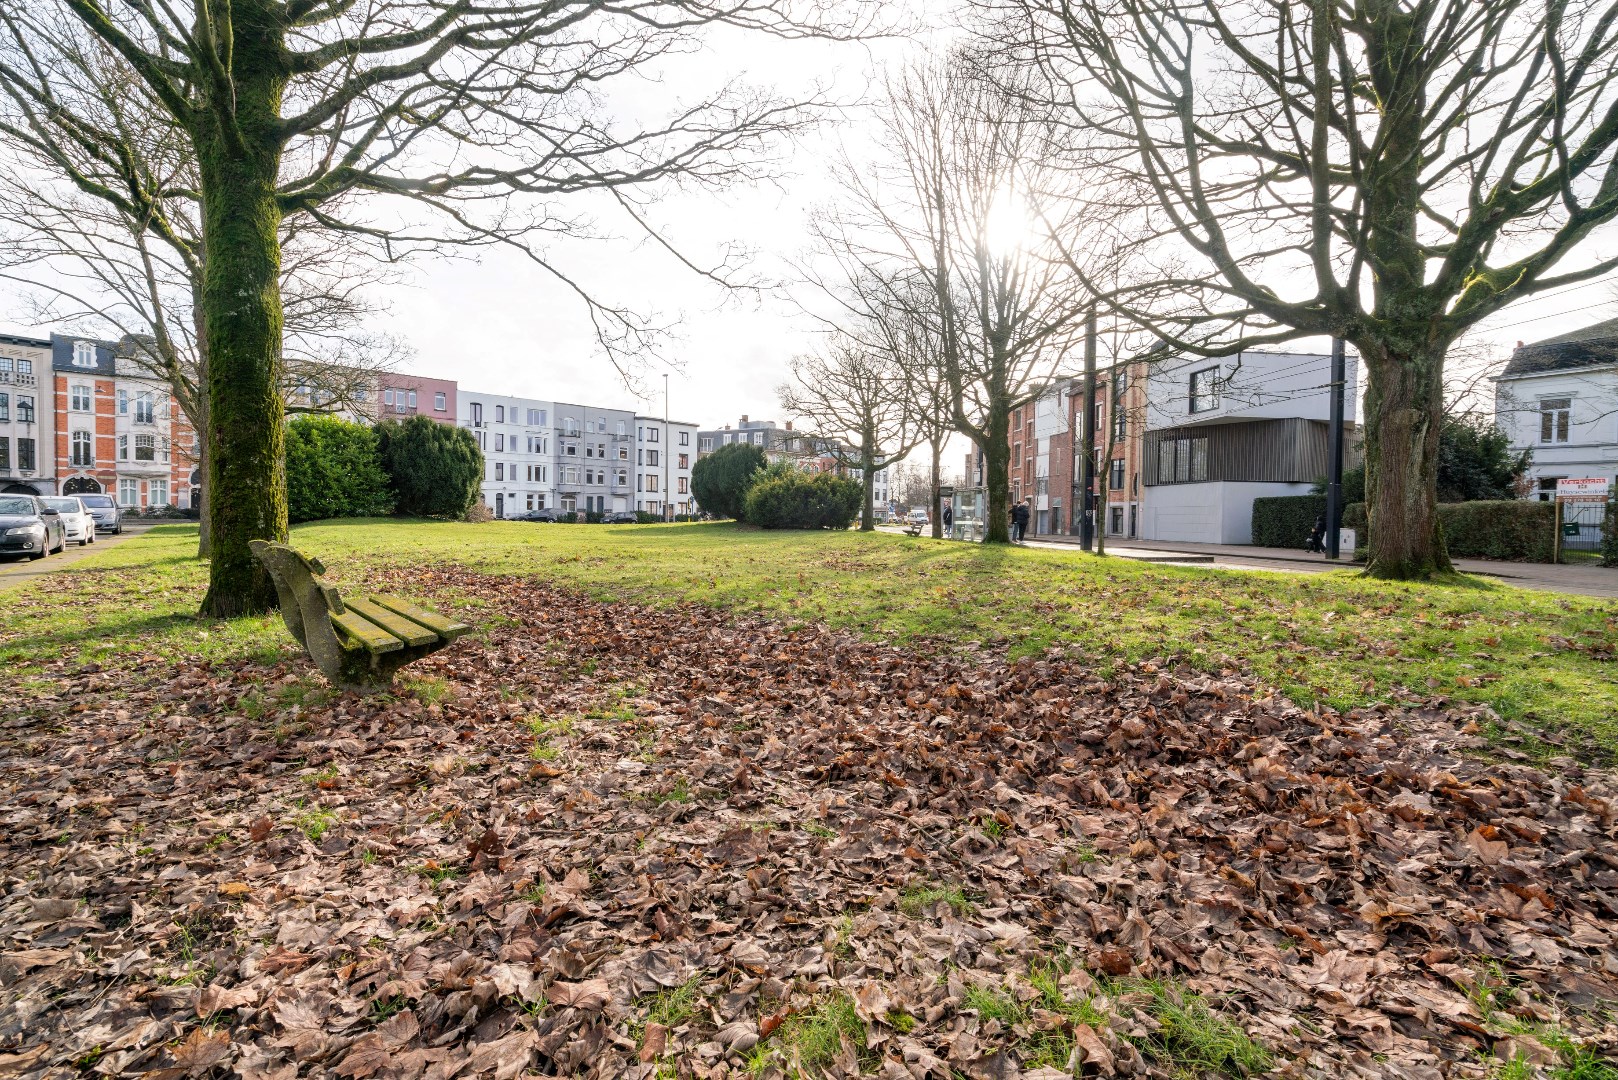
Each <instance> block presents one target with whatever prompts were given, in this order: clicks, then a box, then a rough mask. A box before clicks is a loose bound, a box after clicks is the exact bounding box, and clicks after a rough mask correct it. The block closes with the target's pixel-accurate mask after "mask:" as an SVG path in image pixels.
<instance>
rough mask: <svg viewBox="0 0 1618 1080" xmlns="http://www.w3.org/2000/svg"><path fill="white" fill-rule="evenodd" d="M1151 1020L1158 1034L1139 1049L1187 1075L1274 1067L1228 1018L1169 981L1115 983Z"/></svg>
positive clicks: (1251, 1071) (1246, 1072) (1266, 1053)
mask: <svg viewBox="0 0 1618 1080" xmlns="http://www.w3.org/2000/svg"><path fill="white" fill-rule="evenodd" d="M1117 985H1118V989H1119V990H1120V991H1121V992H1122V993H1123V994H1125V995H1129V996H1133V997H1135V998H1143V999H1144V1001H1140V1002H1138V1003H1139V1004H1141V1006H1142V1007H1143V1008H1144V1009H1145V1011H1146V1012H1147V1013H1149V1014H1150V1015H1151V1016H1152V1018H1153V1019H1155V1020H1156V1021H1157V1023H1158V1025H1159V1030H1158V1032H1157V1034H1156V1035H1155V1036H1153V1037H1152V1038H1151V1039H1150V1040H1148V1045H1147V1046H1146V1047H1145V1048H1144V1049H1145V1050H1146V1051H1147V1052H1148V1053H1150V1054H1152V1055H1153V1056H1156V1057H1161V1058H1164V1059H1167V1060H1168V1061H1169V1062H1170V1063H1172V1064H1173V1065H1174V1066H1175V1067H1176V1068H1178V1069H1182V1070H1185V1071H1188V1072H1191V1073H1192V1074H1193V1075H1195V1074H1197V1073H1199V1072H1217V1073H1223V1074H1224V1075H1226V1076H1232V1077H1245V1076H1255V1075H1257V1074H1259V1073H1263V1072H1267V1071H1268V1070H1269V1069H1270V1067H1271V1066H1272V1065H1273V1064H1274V1059H1273V1058H1272V1057H1271V1055H1270V1052H1269V1051H1268V1050H1266V1049H1265V1048H1264V1047H1263V1046H1261V1045H1259V1044H1258V1043H1257V1042H1255V1041H1254V1040H1253V1039H1252V1038H1251V1037H1250V1036H1249V1035H1248V1034H1247V1033H1246V1032H1245V1031H1243V1030H1242V1029H1241V1028H1240V1027H1239V1026H1238V1025H1237V1024H1236V1023H1235V1022H1234V1021H1232V1020H1231V1019H1230V1018H1229V1017H1226V1016H1221V1015H1220V1014H1219V1013H1217V1012H1215V1011H1214V1009H1213V1008H1212V1007H1211V1006H1210V1005H1209V1004H1208V1002H1207V999H1205V998H1204V997H1203V996H1202V995H1201V994H1197V993H1195V992H1193V991H1191V990H1188V989H1186V988H1185V987H1183V986H1179V985H1177V984H1175V983H1170V982H1164V981H1162V980H1158V979H1140V980H1131V981H1128V982H1124V983H1120V984H1117Z"/></svg>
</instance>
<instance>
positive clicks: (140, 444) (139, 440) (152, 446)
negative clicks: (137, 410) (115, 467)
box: [135, 435, 157, 461]
mask: <svg viewBox="0 0 1618 1080" xmlns="http://www.w3.org/2000/svg"><path fill="white" fill-rule="evenodd" d="M135 460H136V461H156V460H157V438H156V437H155V436H152V435H136V436H135Z"/></svg>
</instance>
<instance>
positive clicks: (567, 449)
mask: <svg viewBox="0 0 1618 1080" xmlns="http://www.w3.org/2000/svg"><path fill="white" fill-rule="evenodd" d="M562 453H563V454H564V455H565V456H567V457H578V456H579V444H578V443H571V442H570V443H563V444H562Z"/></svg>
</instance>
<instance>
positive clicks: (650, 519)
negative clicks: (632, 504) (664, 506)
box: [635, 510, 663, 525]
mask: <svg viewBox="0 0 1618 1080" xmlns="http://www.w3.org/2000/svg"><path fill="white" fill-rule="evenodd" d="M662 520H663V515H662V514H654V513H651V512H650V511H648V510H636V511H635V524H637V525H656V524H657V523H658V522H660V521H662Z"/></svg>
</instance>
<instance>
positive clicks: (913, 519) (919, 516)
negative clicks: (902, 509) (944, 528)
mask: <svg viewBox="0 0 1618 1080" xmlns="http://www.w3.org/2000/svg"><path fill="white" fill-rule="evenodd" d="M905 524H906V525H929V524H931V520H930V519H929V518H928V517H927V511H925V510H912V511H910V516H909V517H907V518H905Z"/></svg>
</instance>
